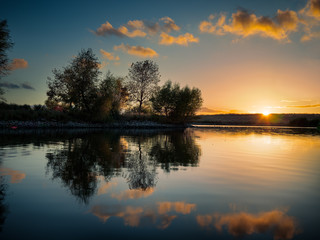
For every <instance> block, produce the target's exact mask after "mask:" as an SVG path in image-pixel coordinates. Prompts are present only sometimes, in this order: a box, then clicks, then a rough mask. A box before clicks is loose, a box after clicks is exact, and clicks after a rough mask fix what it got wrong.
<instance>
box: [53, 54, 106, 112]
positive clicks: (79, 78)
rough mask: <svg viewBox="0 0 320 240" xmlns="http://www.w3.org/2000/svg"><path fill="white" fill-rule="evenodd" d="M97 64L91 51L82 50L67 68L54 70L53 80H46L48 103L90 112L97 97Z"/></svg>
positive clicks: (98, 73) (98, 72)
mask: <svg viewBox="0 0 320 240" xmlns="http://www.w3.org/2000/svg"><path fill="white" fill-rule="evenodd" d="M98 64H99V62H98V60H97V58H96V57H95V55H94V54H93V52H92V50H91V49H88V50H82V51H81V52H80V53H79V54H78V56H76V57H75V58H74V59H73V60H72V61H71V63H70V65H69V66H67V67H64V68H63V69H62V70H58V69H54V70H53V75H54V78H53V79H51V78H48V87H49V91H48V92H47V95H48V100H49V102H56V103H61V104H65V105H68V106H69V107H70V108H71V107H73V108H74V109H76V110H80V111H86V112H88V113H90V112H92V110H93V107H94V105H95V101H96V99H97V96H98V92H97V91H98V88H97V83H98V80H99V75H100V73H101V72H100V71H99V67H98V66H99V65H98Z"/></svg>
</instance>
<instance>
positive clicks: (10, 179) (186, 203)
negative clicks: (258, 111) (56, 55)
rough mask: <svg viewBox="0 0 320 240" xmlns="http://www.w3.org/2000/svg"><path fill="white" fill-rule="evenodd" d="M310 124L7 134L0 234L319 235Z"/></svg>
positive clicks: (318, 166)
mask: <svg viewBox="0 0 320 240" xmlns="http://www.w3.org/2000/svg"><path fill="white" fill-rule="evenodd" d="M319 173H320V135H319V134H318V133H317V132H316V131H315V130H312V129H305V130H302V129H290V128H288V129H282V128H276V129H270V128H243V127H242V128H230V127H229V128H196V129H187V130H185V131H167V132H164V131H161V132H158V131H141V130H140V131H125V132H121V131H86V130H81V131H79V130H78V131H31V130H30V131H21V132H19V131H18V132H17V131H12V132H2V133H1V139H0V175H1V186H0V193H1V196H0V197H1V198H0V238H1V239H22V238H24V239H66V238H68V239H89V238H90V239H92V238H109V239H128V238H130V239H150V238H152V239H183V238H185V239H233V238H241V239H319V233H318V225H319V224H318V222H319V220H318V219H319V216H320V214H319V213H320V191H319V190H320V187H319V183H320V181H319V180H320V179H319V178H320V177H319V176H320V175H319Z"/></svg>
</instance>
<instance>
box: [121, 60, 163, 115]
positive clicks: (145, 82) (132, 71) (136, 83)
mask: <svg viewBox="0 0 320 240" xmlns="http://www.w3.org/2000/svg"><path fill="white" fill-rule="evenodd" d="M128 79H129V80H128V82H127V87H128V91H129V94H130V95H129V97H130V100H131V101H132V102H133V103H138V112H139V115H140V114H141V110H142V106H143V104H146V103H147V102H148V101H149V100H150V98H151V97H152V94H153V93H154V92H155V90H156V88H157V84H158V82H159V81H160V73H159V67H158V65H157V64H156V63H155V62H153V61H151V60H145V61H140V62H136V63H132V64H131V67H130V68H129V74H128Z"/></svg>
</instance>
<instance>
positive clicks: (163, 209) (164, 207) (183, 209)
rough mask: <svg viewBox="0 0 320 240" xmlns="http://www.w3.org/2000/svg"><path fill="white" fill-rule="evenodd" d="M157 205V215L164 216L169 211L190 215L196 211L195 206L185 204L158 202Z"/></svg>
mask: <svg viewBox="0 0 320 240" xmlns="http://www.w3.org/2000/svg"><path fill="white" fill-rule="evenodd" d="M157 204H158V213H159V214H165V213H168V212H170V211H175V212H177V213H181V214H190V212H191V211H193V210H195V209H196V204H192V203H185V202H159V203H157Z"/></svg>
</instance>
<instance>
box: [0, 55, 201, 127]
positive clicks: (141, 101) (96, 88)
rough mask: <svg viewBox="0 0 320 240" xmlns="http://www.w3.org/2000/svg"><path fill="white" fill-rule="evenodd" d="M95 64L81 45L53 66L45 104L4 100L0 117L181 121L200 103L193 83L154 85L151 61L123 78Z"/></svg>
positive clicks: (137, 65) (154, 68) (154, 69)
mask: <svg viewBox="0 0 320 240" xmlns="http://www.w3.org/2000/svg"><path fill="white" fill-rule="evenodd" d="M99 65H100V63H99V61H98V59H97V57H96V56H95V54H94V53H93V52H92V50H91V49H87V50H81V51H80V52H79V54H78V55H77V56H76V57H74V58H73V59H72V60H71V62H70V63H69V64H68V65H67V66H65V67H63V68H62V69H53V71H52V72H53V77H52V78H50V77H48V82H47V83H48V88H49V89H48V91H47V96H48V98H47V100H46V101H45V106H42V105H35V106H29V105H23V106H18V105H16V104H6V103H4V102H3V103H1V109H0V114H1V120H32V121H39V120H40V121H42V120H46V121H47V120H49V121H79V120H83V121H90V122H106V121H114V120H125V121H126V120H151V121H164V122H171V123H185V122H187V121H190V120H191V119H192V118H193V117H194V116H195V113H196V111H197V110H198V109H199V108H200V107H201V104H202V98H201V91H200V90H199V89H197V88H192V89H191V88H189V87H184V88H180V86H179V84H172V82H170V81H168V82H167V83H165V84H164V85H163V86H162V87H159V86H158V83H159V81H160V73H159V67H158V65H157V64H156V63H155V62H153V61H151V60H145V61H138V62H136V63H132V65H131V67H130V68H129V73H128V76H127V77H126V79H127V81H125V78H124V77H117V76H114V75H113V74H112V73H111V72H110V71H108V72H107V74H106V75H105V76H104V77H102V76H101V75H102V73H101V72H100V70H99Z"/></svg>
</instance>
